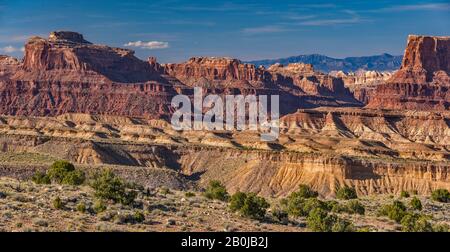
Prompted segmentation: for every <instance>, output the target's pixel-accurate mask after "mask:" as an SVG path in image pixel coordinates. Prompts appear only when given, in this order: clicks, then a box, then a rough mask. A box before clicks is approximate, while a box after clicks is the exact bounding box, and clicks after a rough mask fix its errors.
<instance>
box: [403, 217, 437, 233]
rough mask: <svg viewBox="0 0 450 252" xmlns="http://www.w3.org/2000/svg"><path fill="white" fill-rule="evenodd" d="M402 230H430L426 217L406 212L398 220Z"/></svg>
mask: <svg viewBox="0 0 450 252" xmlns="http://www.w3.org/2000/svg"><path fill="white" fill-rule="evenodd" d="M400 223H401V225H402V231H404V232H432V231H433V228H432V226H431V224H430V223H429V222H428V219H427V218H426V217H424V216H422V215H420V214H415V213H407V214H405V216H404V217H403V218H402V220H401V221H400Z"/></svg>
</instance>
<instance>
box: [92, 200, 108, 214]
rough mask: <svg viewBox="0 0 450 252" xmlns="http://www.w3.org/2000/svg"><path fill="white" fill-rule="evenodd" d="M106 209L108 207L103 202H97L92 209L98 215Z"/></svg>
mask: <svg viewBox="0 0 450 252" xmlns="http://www.w3.org/2000/svg"><path fill="white" fill-rule="evenodd" d="M106 208H107V207H106V205H105V203H104V202H103V200H96V201H95V202H94V206H93V207H92V209H93V210H94V212H95V213H97V214H99V213H101V212H103V211H105V210H106Z"/></svg>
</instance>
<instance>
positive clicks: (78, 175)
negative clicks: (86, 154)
mask: <svg viewBox="0 0 450 252" xmlns="http://www.w3.org/2000/svg"><path fill="white" fill-rule="evenodd" d="M85 179H86V175H85V174H84V172H83V171H80V170H75V171H70V172H67V173H66V176H65V177H64V178H63V180H62V184H66V185H81V184H83V183H84V181H85Z"/></svg>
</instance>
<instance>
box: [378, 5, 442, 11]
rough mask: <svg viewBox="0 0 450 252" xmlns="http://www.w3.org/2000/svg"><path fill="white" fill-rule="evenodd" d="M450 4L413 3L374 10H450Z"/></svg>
mask: <svg viewBox="0 0 450 252" xmlns="http://www.w3.org/2000/svg"><path fill="white" fill-rule="evenodd" d="M448 10H450V4H448V3H428V4H412V5H396V6H391V7H386V8H382V9H378V10H373V11H372V12H391V11H392V12H397V11H398V12H400V11H448Z"/></svg>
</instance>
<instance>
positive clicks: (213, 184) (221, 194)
mask: <svg viewBox="0 0 450 252" xmlns="http://www.w3.org/2000/svg"><path fill="white" fill-rule="evenodd" d="M205 197H206V198H208V199H216V200H221V201H228V198H229V195H228V192H227V189H226V188H225V186H223V185H222V184H221V183H220V181H217V180H212V181H210V182H209V185H208V187H207V188H206V191H205Z"/></svg>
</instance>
